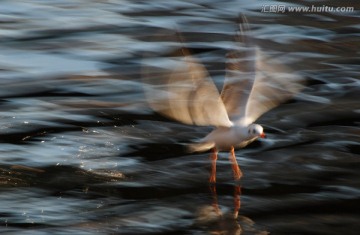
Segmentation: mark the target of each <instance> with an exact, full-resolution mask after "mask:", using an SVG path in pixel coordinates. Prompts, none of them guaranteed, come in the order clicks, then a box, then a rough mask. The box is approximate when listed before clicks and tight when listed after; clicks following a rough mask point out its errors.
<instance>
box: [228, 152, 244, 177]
mask: <svg viewBox="0 0 360 235" xmlns="http://www.w3.org/2000/svg"><path fill="white" fill-rule="evenodd" d="M230 162H231V167H232V170H233V173H234V179H235V180H239V179H240V178H241V176H242V175H243V174H242V172H241V170H240V168H239V165H238V163H237V161H236V157H235V151H234V147H231V150H230Z"/></svg>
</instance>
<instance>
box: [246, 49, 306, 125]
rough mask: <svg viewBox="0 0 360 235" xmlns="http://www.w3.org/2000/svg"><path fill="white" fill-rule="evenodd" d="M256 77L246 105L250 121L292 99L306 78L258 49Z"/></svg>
mask: <svg viewBox="0 0 360 235" xmlns="http://www.w3.org/2000/svg"><path fill="white" fill-rule="evenodd" d="M256 58H257V59H256V78H255V82H254V85H253V88H252V90H251V94H250V97H249V100H248V103H247V105H246V112H245V117H246V120H248V121H249V122H250V123H252V122H254V121H255V120H256V119H257V118H259V117H260V116H261V115H262V114H264V113H265V112H267V111H269V110H270V109H272V108H274V107H276V106H278V105H279V104H280V103H283V102H285V101H287V100H289V99H291V98H292V97H293V96H294V95H296V94H297V93H298V92H300V91H301V90H302V89H303V88H304V83H305V79H304V78H303V77H302V76H300V75H298V74H295V73H294V71H291V70H290V68H288V67H287V66H285V65H283V64H281V63H280V61H277V60H276V59H274V58H268V57H266V56H265V55H264V53H263V52H261V51H260V49H257V50H256Z"/></svg>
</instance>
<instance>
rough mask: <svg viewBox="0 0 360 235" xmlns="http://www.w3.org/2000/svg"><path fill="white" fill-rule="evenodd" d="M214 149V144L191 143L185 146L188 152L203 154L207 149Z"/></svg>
mask: <svg viewBox="0 0 360 235" xmlns="http://www.w3.org/2000/svg"><path fill="white" fill-rule="evenodd" d="M213 147H215V143H214V142H202V143H193V144H188V145H187V150H188V152H191V153H193V152H205V151H207V150H209V149H212V148H213Z"/></svg>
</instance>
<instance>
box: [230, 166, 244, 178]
mask: <svg viewBox="0 0 360 235" xmlns="http://www.w3.org/2000/svg"><path fill="white" fill-rule="evenodd" d="M232 168H233V173H234V180H240V179H241V177H242V176H243V173H242V171H241V170H240V168H239V166H238V165H233V166H232Z"/></svg>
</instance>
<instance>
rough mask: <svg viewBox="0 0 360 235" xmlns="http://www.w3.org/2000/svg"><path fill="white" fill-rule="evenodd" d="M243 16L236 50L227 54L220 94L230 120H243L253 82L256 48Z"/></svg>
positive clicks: (236, 38) (237, 36) (237, 35)
mask: <svg viewBox="0 0 360 235" xmlns="http://www.w3.org/2000/svg"><path fill="white" fill-rule="evenodd" d="M249 34H250V29H249V25H248V22H247V19H246V17H245V16H242V17H241V23H240V24H239V31H238V32H237V34H236V37H235V41H236V47H237V49H235V50H233V51H231V52H229V53H228V54H227V61H226V77H225V82H224V86H223V89H222V92H221V98H222V100H223V102H224V104H225V107H226V110H227V113H228V115H229V118H230V120H232V121H237V120H240V119H243V118H244V117H245V113H246V106H247V103H248V100H249V97H250V93H251V90H252V87H253V85H254V82H255V73H256V71H255V70H256V48H255V46H254V44H253V43H252V40H251V37H250V35H249Z"/></svg>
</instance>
